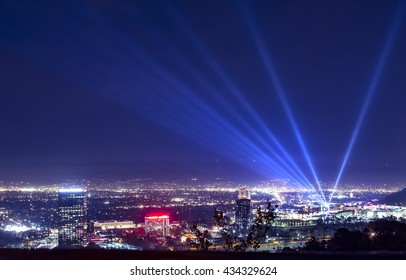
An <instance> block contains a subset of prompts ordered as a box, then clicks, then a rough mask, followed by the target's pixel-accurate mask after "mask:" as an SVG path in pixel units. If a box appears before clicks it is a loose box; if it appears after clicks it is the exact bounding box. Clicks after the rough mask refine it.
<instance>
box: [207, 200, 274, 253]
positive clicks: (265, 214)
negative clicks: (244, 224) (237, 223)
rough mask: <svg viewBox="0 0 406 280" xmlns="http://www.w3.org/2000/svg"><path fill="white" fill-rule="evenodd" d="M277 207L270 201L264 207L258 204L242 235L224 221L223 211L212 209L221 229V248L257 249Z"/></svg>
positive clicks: (234, 249)
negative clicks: (246, 229)
mask: <svg viewBox="0 0 406 280" xmlns="http://www.w3.org/2000/svg"><path fill="white" fill-rule="evenodd" d="M277 207H278V205H275V207H273V206H272V204H271V203H270V202H268V204H267V207H266V208H262V207H261V206H259V207H258V208H257V211H256V213H255V216H254V218H253V223H252V225H251V227H250V230H249V232H248V234H247V235H246V236H244V237H241V236H237V235H235V234H234V232H233V227H232V225H230V224H229V222H228V221H226V219H225V217H224V213H223V211H221V210H217V209H214V219H215V220H216V222H217V225H218V226H219V227H220V229H221V236H222V238H223V241H224V244H223V248H224V249H225V250H226V251H245V250H246V249H248V248H253V249H254V250H257V249H258V248H259V247H260V246H261V243H263V242H264V241H265V240H266V235H267V233H268V232H269V230H270V229H271V223H272V222H273V221H274V220H275V218H276V212H275V210H276V208H277Z"/></svg>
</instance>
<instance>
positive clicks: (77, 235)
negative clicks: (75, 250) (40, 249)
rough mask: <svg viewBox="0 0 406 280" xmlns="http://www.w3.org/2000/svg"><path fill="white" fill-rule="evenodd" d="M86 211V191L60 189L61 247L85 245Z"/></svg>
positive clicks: (59, 234)
mask: <svg viewBox="0 0 406 280" xmlns="http://www.w3.org/2000/svg"><path fill="white" fill-rule="evenodd" d="M86 210H87V209H86V190H85V189H82V188H75V189H59V191H58V214H59V228H58V244H59V246H60V247H80V246H83V245H84V235H85V228H84V227H85V222H86Z"/></svg>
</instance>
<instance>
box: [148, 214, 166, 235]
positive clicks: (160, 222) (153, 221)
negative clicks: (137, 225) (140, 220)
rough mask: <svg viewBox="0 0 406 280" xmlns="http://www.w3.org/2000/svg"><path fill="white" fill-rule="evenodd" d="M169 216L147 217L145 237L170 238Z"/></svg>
mask: <svg viewBox="0 0 406 280" xmlns="http://www.w3.org/2000/svg"><path fill="white" fill-rule="evenodd" d="M169 226H170V225H169V216H168V215H162V216H147V217H145V235H146V236H149V237H164V236H170V232H169V228H170V227H169Z"/></svg>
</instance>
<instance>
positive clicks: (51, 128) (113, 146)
mask: <svg viewBox="0 0 406 280" xmlns="http://www.w3.org/2000/svg"><path fill="white" fill-rule="evenodd" d="M401 8H402V1H370V0H364V1H362V0H360V1H346V0H339V1H324V0H320V1H308V0H306V1H268V0H267V1H265V0H264V1H260V0H258V1H249V2H245V1H242V2H239V1H227V0H223V1H217V0H212V1H207V0H204V1H187V0H185V1H154V0H153V1H147V0H145V1H117V0H114V1H113V0H111V1H104V0H94V1H19V0H10V1H5V0H0V65H1V66H0V74H1V75H0V130H1V136H0V179H1V178H3V179H27V180H32V181H35V182H40V181H60V180H64V179H67V178H97V177H104V178H110V177H111V178H130V177H147V176H152V177H168V178H169V177H172V178H180V177H185V178H187V177H194V176H198V177H199V176H200V177H202V178H209V179H210V178H216V177H224V178H229V179H235V180H239V179H241V178H250V179H270V178H281V177H284V176H283V175H284V174H283V172H282V173H281V172H279V171H278V168H276V169H275V168H274V167H275V166H269V165H268V164H267V162H268V161H269V159H274V157H273V156H272V155H271V154H270V153H269V152H268V151H267V149H266V148H265V146H266V143H268V144H269V146H270V147H271V148H275V145H274V143H273V142H272V141H271V140H270V138H269V137H268V136H269V135H268V136H267V134H266V132H265V130H264V129H263V127H264V126H262V128H261V124H263V125H265V126H266V127H267V129H269V131H271V132H272V133H273V135H274V136H275V137H276V138H277V139H278V141H279V142H280V143H281V144H282V145H283V147H284V148H285V151H286V152H287V153H289V155H290V156H291V157H292V159H293V160H294V162H295V163H296V164H297V165H298V167H299V168H300V169H301V170H302V171H303V173H304V174H305V176H307V178H308V179H309V180H310V181H312V180H313V178H312V174H311V172H310V170H309V168H308V165H307V162H306V159H305V157H304V155H303V153H302V150H301V148H300V145H298V142H297V139H296V137H295V133H294V131H293V130H292V127H291V123H290V121H289V118H288V117H287V114H286V112H285V110H284V107H283V106H282V103H281V100H280V98H279V96H278V92H277V90H276V88H275V83H274V81H272V80H271V79H270V76H269V72H268V71H267V68H266V65H265V64H266V63H264V62H266V59H264V57H263V54H261V52H260V51H259V49H258V47H257V45H256V43H255V42H256V41H255V34H257V35H258V34H259V36H260V38H261V40H260V41H261V42H262V43H263V46H265V47H266V48H265V49H266V54H267V55H268V56H269V58H270V61H272V66H273V69H274V70H275V73H276V75H277V81H278V82H279V83H280V86H281V88H282V92H283V94H284V95H285V97H286V100H287V103H288V105H289V107H290V109H291V112H292V113H293V116H294V120H295V121H296V123H297V127H298V129H299V130H300V134H301V136H302V137H303V140H304V143H305V145H306V147H307V150H308V152H309V155H310V157H311V160H312V163H313V165H314V168H315V170H316V172H317V175H318V177H319V179H321V180H327V181H334V180H335V179H336V177H337V173H338V171H339V169H340V166H341V164H342V160H343V157H344V154H345V151H346V149H347V146H348V143H349V141H350V138H351V135H352V133H353V130H354V127H355V124H356V121H357V118H358V116H359V113H360V110H361V108H362V105H363V102H364V100H365V97H366V95H367V91H368V88H369V87H370V84H371V82H372V77H373V75H374V73H375V72H376V67H377V65H378V61H379V58H380V57H381V55H382V51H383V49H384V46H385V42H386V40H387V38H388V34H389V33H390V31H391V29H392V28H393V26H394V21H395V19H396V18H397V17H398V18H400V17H399V15H398V14H399V12H401V13H404V9H403V10H401ZM252 28H254V29H252ZM405 50H406V15H405V16H403V17H401V18H400V22H399V25H398V26H397V31H396V34H395V35H394V38H393V44H392V45H391V47H390V48H389V52H388V55H387V57H386V59H385V61H384V63H383V68H382V72H381V75H379V79H378V82H377V86H376V90H374V91H373V95H372V99H371V102H370V104H369V107H368V109H367V111H366V115H365V118H364V121H363V122H362V125H361V128H360V131H359V134H358V137H357V138H356V141H355V144H354V146H353V149H352V152H351V154H350V156H349V159H348V162H347V163H346V164H345V166H346V168H345V169H344V173H343V176H342V182H346V183H351V182H364V183H395V182H401V181H406V51H405ZM258 120H260V121H258ZM260 139H262V140H263V141H262V142H261V140H260ZM279 167H280V165H279Z"/></svg>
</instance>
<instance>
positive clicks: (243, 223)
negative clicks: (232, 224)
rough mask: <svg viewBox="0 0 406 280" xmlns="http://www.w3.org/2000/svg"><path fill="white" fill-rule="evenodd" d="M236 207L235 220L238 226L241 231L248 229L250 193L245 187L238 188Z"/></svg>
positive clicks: (249, 222)
mask: <svg viewBox="0 0 406 280" xmlns="http://www.w3.org/2000/svg"><path fill="white" fill-rule="evenodd" d="M236 202H237V208H236V211H235V220H236V224H237V226H238V228H239V229H240V230H241V231H243V232H244V231H246V230H248V229H249V227H250V224H251V212H252V206H251V195H250V193H249V192H248V190H247V189H245V188H242V189H240V190H238V197H237V201H236Z"/></svg>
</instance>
